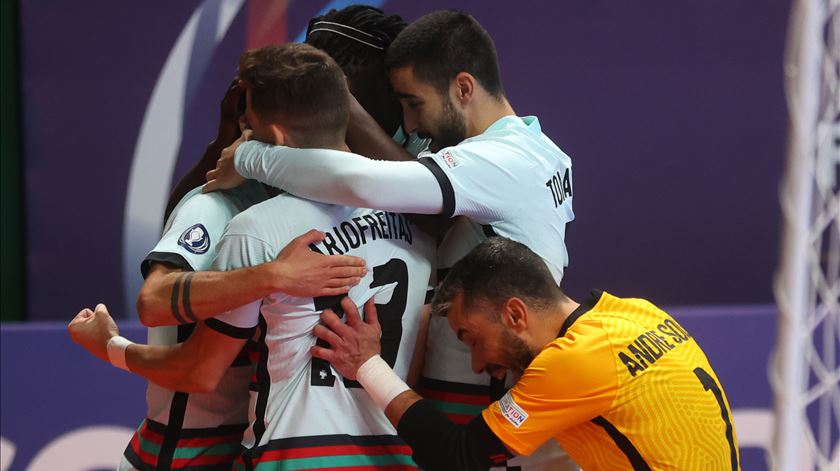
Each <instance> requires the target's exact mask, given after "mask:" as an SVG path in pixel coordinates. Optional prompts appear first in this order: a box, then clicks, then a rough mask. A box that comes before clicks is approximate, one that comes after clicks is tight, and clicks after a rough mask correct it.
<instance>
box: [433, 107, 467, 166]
mask: <svg viewBox="0 0 840 471" xmlns="http://www.w3.org/2000/svg"><path fill="white" fill-rule="evenodd" d="M430 134H432V135H431V136H429V137H431V138H432V142H431V143H430V144H429V150H431V151H432V152H437V151H439V150H441V149H443V148H444V147H452V146H454V145H457V144H458V143H459V142H461V141H463V140H464V139H466V138H467V124H466V123H465V122H464V117H463V116H461V115H460V114H458V112H457V111H455V107H454V106H453V105H452V99H451V98H449V97H445V98H444V100H443V113H442V115H441V117H440V123H438V125H437V130H436V131H435V132H434V133H430Z"/></svg>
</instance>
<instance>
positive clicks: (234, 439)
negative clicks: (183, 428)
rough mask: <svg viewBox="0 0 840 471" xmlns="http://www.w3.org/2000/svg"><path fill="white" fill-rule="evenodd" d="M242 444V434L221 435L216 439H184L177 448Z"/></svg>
mask: <svg viewBox="0 0 840 471" xmlns="http://www.w3.org/2000/svg"><path fill="white" fill-rule="evenodd" d="M240 442H242V434H241V433H239V434H236V435H219V436H216V437H197V438H182V439H180V440H178V444H177V445H176V446H175V447H176V448H199V447H202V448H204V447H211V446H213V445H218V444H220V443H230V444H237V445H238V444H239V443H240Z"/></svg>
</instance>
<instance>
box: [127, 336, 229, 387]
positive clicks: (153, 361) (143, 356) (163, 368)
mask: <svg viewBox="0 0 840 471" xmlns="http://www.w3.org/2000/svg"><path fill="white" fill-rule="evenodd" d="M191 360H192V359H191V355H190V352H189V349H188V348H187V347H186V346H185V344H183V343H178V344H175V345H142V344H132V345H129V346H128V348H126V351H125V361H126V364H127V365H128V368H129V369H130V370H131V371H132V373H135V374H137V375H139V376H142V377H143V378H146V379H147V380H149V381H151V382H153V383H155V384H157V385H159V386H162V387H164V388H166V389H170V390H173V391H182V392H188V393H194V392H207V391H209V390H212V389H213V388H214V387H215V385H214V384H211V383H212V381H211V380H212V378H209V377H203V376H202V375H201V374H197V370H196V368H195V365H194V362H193V361H191Z"/></svg>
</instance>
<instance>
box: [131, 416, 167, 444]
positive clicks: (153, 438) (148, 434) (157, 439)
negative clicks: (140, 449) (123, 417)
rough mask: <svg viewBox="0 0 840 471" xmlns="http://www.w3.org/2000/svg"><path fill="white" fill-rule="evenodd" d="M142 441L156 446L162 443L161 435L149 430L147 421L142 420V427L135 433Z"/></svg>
mask: <svg viewBox="0 0 840 471" xmlns="http://www.w3.org/2000/svg"><path fill="white" fill-rule="evenodd" d="M137 433H138V434H139V435H140V436H141V437H143V440H146V441H147V442H152V443H154V444H156V445H161V444H162V443H163V434H160V433H157V432H155V431H154V430H151V429H150V428H149V421H148V420H144V421H143V426H142V427H140V430H139V431H138V432H137Z"/></svg>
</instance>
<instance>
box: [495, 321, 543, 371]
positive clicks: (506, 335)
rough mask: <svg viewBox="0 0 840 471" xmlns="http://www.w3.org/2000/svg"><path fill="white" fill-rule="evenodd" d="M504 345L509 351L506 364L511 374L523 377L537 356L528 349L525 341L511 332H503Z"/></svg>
mask: <svg viewBox="0 0 840 471" xmlns="http://www.w3.org/2000/svg"><path fill="white" fill-rule="evenodd" d="M502 345H505V346H507V348H508V350H507V351H506V352H505V356H506V357H507V358H506V363H508V365H509V368H510V370H511V372H512V373H513V374H514V375H516V376H517V377H519V376H522V373H524V372H525V369H526V368H528V365H530V364H531V362H532V361H534V358H535V356H536V355H534V353H533V352H532V351H531V348H530V347H528V344H527V343H525V341H524V340H522V339H520V338H519V337H517V336H516V335H514V334H513V333H511V332H510V331H509V330H503V331H502Z"/></svg>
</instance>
